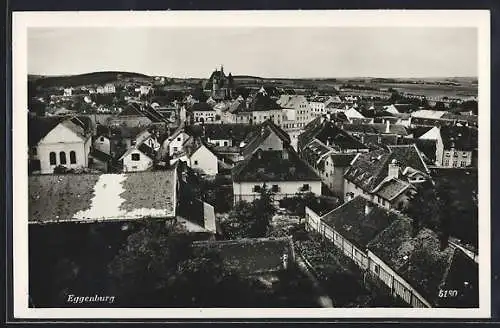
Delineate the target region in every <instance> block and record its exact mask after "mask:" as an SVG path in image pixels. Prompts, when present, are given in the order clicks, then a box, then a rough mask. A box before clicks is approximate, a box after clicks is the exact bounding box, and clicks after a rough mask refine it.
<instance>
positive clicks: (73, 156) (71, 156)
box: [69, 150, 76, 164]
mask: <svg viewBox="0 0 500 328" xmlns="http://www.w3.org/2000/svg"><path fill="white" fill-rule="evenodd" d="M69 162H70V163H71V164H76V153H75V152H74V151H73V150H72V151H70V152H69Z"/></svg>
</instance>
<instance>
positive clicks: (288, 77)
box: [28, 70, 478, 80]
mask: <svg viewBox="0 0 500 328" xmlns="http://www.w3.org/2000/svg"><path fill="white" fill-rule="evenodd" d="M94 73H118V74H119V73H131V74H142V75H145V76H148V77H165V78H173V79H205V80H206V79H208V78H209V77H196V76H188V77H180V76H168V75H152V74H148V73H142V72H136V71H120V70H102V71H91V72H84V73H68V74H43V73H30V72H28V75H34V76H44V77H69V76H78V75H86V74H94ZM208 76H210V74H208ZM233 76H236V77H238V76H250V77H256V78H260V79H268V80H273V79H274V80H279V79H294V80H296V79H352V78H357V79H361V78H364V79H426V78H428V79H438V78H443V79H449V78H474V79H478V76H477V75H449V76H442V75H441V76H438V75H435V76H432V75H427V76H380V75H379V76H369V75H365V76H363V75H352V76H323V77H322V76H311V77H304V76H295V77H291V76H286V77H285V76H280V77H276V76H275V77H266V76H259V75H254V74H234V75H233Z"/></svg>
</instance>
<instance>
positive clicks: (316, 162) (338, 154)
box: [299, 117, 369, 197]
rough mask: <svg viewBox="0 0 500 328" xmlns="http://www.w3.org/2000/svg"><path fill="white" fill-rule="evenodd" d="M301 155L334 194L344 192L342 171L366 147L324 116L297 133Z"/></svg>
mask: <svg viewBox="0 0 500 328" xmlns="http://www.w3.org/2000/svg"><path fill="white" fill-rule="evenodd" d="M299 151H300V156H301V158H302V159H303V160H304V161H306V162H307V163H308V164H309V166H310V167H311V168H312V169H314V171H315V172H316V173H317V174H318V175H319V176H320V177H321V178H322V180H323V182H324V183H325V185H326V186H327V187H328V188H329V189H330V190H331V191H332V192H334V193H335V194H337V195H339V196H341V197H342V196H343V195H344V172H345V170H346V169H347V168H348V167H349V165H350V163H351V161H352V160H353V159H354V157H355V156H356V154H358V153H362V152H368V151H369V148H368V147H367V146H366V145H364V144H362V143H361V142H360V141H359V140H358V139H356V138H354V137H353V136H351V135H349V134H348V133H347V132H345V131H343V130H342V129H340V128H339V127H338V126H337V125H335V124H334V123H333V122H331V121H329V120H327V119H326V118H324V117H318V118H316V119H315V120H313V121H312V122H311V123H309V124H308V125H307V127H306V129H305V131H304V133H302V134H301V135H300V136H299Z"/></svg>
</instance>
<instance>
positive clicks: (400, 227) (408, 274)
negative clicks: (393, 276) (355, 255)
mask: <svg viewBox="0 0 500 328" xmlns="http://www.w3.org/2000/svg"><path fill="white" fill-rule="evenodd" d="M368 249H369V250H370V251H371V252H372V253H373V254H375V255H376V256H377V257H379V258H380V259H381V260H382V261H384V262H385V263H386V264H387V265H388V266H389V267H390V268H391V269H392V270H394V271H395V272H396V273H397V274H398V275H400V276H401V277H402V278H403V279H405V280H406V281H407V282H408V283H409V284H410V285H411V286H412V287H413V288H415V289H416V290H417V291H418V292H419V293H420V294H421V295H422V296H423V297H424V298H425V299H426V300H428V301H429V302H430V303H431V305H433V306H435V305H437V303H438V299H439V289H440V288H441V287H442V283H443V281H444V278H445V275H446V272H447V271H448V270H449V268H450V264H451V263H452V259H453V257H454V254H455V252H456V251H457V250H456V249H455V248H453V247H450V246H448V247H447V248H445V249H444V250H441V249H440V241H439V238H438V235H437V234H436V233H435V232H433V231H432V230H430V229H427V228H424V229H422V230H420V231H419V232H418V234H417V235H416V236H415V237H413V234H412V224H411V220H410V219H407V218H399V219H398V220H394V222H393V223H392V224H391V225H390V226H389V227H388V228H387V229H385V230H384V231H383V232H381V233H380V234H379V235H378V236H376V237H375V238H374V239H373V240H372V241H371V242H370V243H369V244H368ZM463 278H465V276H462V279H463Z"/></svg>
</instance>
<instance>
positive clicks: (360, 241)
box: [321, 196, 397, 251]
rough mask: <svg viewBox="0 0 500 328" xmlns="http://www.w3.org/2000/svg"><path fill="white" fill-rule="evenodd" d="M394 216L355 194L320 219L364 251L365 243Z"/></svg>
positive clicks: (386, 225)
mask: <svg viewBox="0 0 500 328" xmlns="http://www.w3.org/2000/svg"><path fill="white" fill-rule="evenodd" d="M366 206H368V208H369V212H368V213H365V208H366ZM396 217H397V216H396V215H395V214H394V213H392V212H390V211H388V210H386V209H384V208H382V207H380V206H378V205H377V204H374V203H372V202H371V201H369V200H367V199H366V198H364V197H362V196H357V197H355V198H354V199H352V200H351V201H348V202H347V203H345V204H343V205H341V206H339V207H337V208H336V209H334V210H333V211H331V212H329V213H327V214H326V215H324V216H322V217H321V221H322V222H324V223H325V224H326V225H328V226H330V227H332V228H333V229H335V230H336V231H337V232H338V233H340V234H341V235H342V236H343V237H344V238H346V239H348V240H349V241H350V242H351V243H353V244H354V245H355V246H356V247H358V248H359V249H360V250H361V251H364V250H365V248H366V245H367V244H368V243H369V242H370V241H371V240H372V239H373V238H374V237H375V236H377V235H378V234H379V233H380V232H381V231H383V230H384V229H385V228H387V227H388V226H389V225H390V224H391V222H392V221H393V220H394V219H396Z"/></svg>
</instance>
